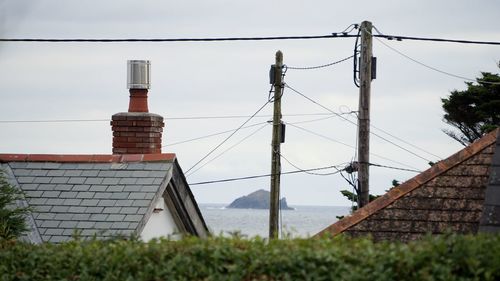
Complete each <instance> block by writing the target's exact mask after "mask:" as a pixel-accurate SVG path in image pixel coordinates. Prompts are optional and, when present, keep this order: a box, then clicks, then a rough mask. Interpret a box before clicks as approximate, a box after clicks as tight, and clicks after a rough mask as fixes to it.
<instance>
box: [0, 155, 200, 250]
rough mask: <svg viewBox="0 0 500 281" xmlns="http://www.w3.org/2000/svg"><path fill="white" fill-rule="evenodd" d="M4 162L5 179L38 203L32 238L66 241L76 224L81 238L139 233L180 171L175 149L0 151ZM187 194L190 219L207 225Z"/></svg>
mask: <svg viewBox="0 0 500 281" xmlns="http://www.w3.org/2000/svg"><path fill="white" fill-rule="evenodd" d="M0 162H3V163H1V169H2V170H4V171H5V172H6V174H7V179H8V180H9V181H10V183H11V184H13V185H15V186H18V187H19V188H20V189H22V190H23V191H24V192H25V195H26V202H27V203H28V205H29V206H31V207H33V208H34V212H33V213H32V218H31V219H32V222H33V223H34V224H35V226H36V227H33V232H32V233H30V240H32V241H33V242H62V241H67V240H69V239H71V236H72V234H73V233H74V231H75V229H76V230H78V231H80V235H81V236H82V237H83V238H88V237H92V236H94V235H95V236H97V237H102V238H106V237H109V236H115V235H118V234H120V235H131V234H140V232H141V231H142V229H143V228H144V225H145V223H146V222H147V220H148V219H149V215H150V214H151V213H152V210H153V208H154V204H155V202H157V199H158V198H160V197H162V196H163V194H164V193H165V191H166V189H167V186H170V188H171V189H172V182H171V181H172V176H173V174H174V173H179V172H178V171H179V170H180V168H179V167H178V164H177V162H176V160H175V155H174V154H156V155H86V156H82V155H12V154H0ZM175 171H177V172H175ZM181 173H182V172H181ZM182 178H183V176H182ZM184 181H185V179H184ZM176 190H178V187H177V189H176ZM186 196H187V197H189V198H188V199H189V200H192V202H194V207H195V209H194V211H191V215H192V217H193V218H192V219H194V220H195V221H198V222H200V221H201V223H202V225H203V226H204V228H205V230H206V226H205V225H204V221H203V218H202V216H201V213H200V212H199V210H198V208H197V206H196V203H195V201H194V197H193V196H192V194H191V193H190V191H189V192H188V194H187V195H186ZM174 201H175V200H174ZM181 201H182V200H181ZM179 202H180V201H179ZM191 205H193V204H191ZM176 208H179V209H182V208H185V206H176ZM193 213H194V214H193ZM184 219H186V218H184ZM188 219H189V218H188ZM187 228H189V227H187ZM187 230H188V232H194V233H192V234H195V235H196V234H204V233H196V229H195V228H193V229H191V231H189V229H187ZM198 232H200V229H198ZM201 232H203V229H202V230H201Z"/></svg>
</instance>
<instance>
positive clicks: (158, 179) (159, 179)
mask: <svg viewBox="0 0 500 281" xmlns="http://www.w3.org/2000/svg"><path fill="white" fill-rule="evenodd" d="M163 180H164V178H155V180H154V181H153V184H155V185H160V184H162V182H163Z"/></svg>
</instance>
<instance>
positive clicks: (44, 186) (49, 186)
mask: <svg viewBox="0 0 500 281" xmlns="http://www.w3.org/2000/svg"><path fill="white" fill-rule="evenodd" d="M55 189H56V185H55V184H50V183H41V184H39V185H38V190H55Z"/></svg>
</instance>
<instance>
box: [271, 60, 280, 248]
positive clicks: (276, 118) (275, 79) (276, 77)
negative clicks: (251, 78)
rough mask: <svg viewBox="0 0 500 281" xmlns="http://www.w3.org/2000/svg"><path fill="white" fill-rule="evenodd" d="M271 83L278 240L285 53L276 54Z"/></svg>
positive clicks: (273, 200)
mask: <svg viewBox="0 0 500 281" xmlns="http://www.w3.org/2000/svg"><path fill="white" fill-rule="evenodd" d="M270 76H271V83H273V84H274V114H273V139H272V144H271V146H272V153H271V155H272V160H271V198H270V206H269V239H275V238H278V233H279V232H278V228H279V211H280V210H279V200H280V198H279V196H280V176H281V156H280V155H281V153H280V144H281V139H282V138H281V94H282V93H283V81H282V77H283V53H282V52H281V51H277V52H276V62H275V64H274V65H273V67H272V68H271V73H270Z"/></svg>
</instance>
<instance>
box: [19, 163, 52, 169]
mask: <svg viewBox="0 0 500 281" xmlns="http://www.w3.org/2000/svg"><path fill="white" fill-rule="evenodd" d="M43 164H44V163H42V162H28V163H26V166H25V168H28V169H43ZM11 165H12V164H11Z"/></svg>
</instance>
